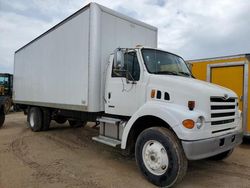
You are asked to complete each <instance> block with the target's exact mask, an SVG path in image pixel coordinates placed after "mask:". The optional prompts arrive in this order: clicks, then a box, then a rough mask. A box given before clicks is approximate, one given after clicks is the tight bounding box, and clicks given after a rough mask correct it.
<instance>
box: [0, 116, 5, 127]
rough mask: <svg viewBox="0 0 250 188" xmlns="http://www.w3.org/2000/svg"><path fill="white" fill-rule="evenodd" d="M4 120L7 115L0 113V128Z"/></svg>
mask: <svg viewBox="0 0 250 188" xmlns="http://www.w3.org/2000/svg"><path fill="white" fill-rule="evenodd" d="M4 121H5V115H4V114H1V115H0V128H1V127H2V126H3V124H4Z"/></svg>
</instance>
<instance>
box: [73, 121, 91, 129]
mask: <svg viewBox="0 0 250 188" xmlns="http://www.w3.org/2000/svg"><path fill="white" fill-rule="evenodd" d="M86 124H87V121H77V120H69V125H70V126H71V127H72V128H80V127H85V125H86Z"/></svg>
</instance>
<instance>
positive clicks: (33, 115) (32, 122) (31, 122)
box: [30, 113, 35, 127]
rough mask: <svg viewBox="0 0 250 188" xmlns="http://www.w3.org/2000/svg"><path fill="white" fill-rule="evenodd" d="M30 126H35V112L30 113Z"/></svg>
mask: <svg viewBox="0 0 250 188" xmlns="http://www.w3.org/2000/svg"><path fill="white" fill-rule="evenodd" d="M30 126H31V127H34V126H35V114H34V113H30Z"/></svg>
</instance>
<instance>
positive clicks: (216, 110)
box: [210, 97, 237, 125]
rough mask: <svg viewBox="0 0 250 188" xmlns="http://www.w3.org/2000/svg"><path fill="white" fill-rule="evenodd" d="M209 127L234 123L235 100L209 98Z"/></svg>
mask: <svg viewBox="0 0 250 188" xmlns="http://www.w3.org/2000/svg"><path fill="white" fill-rule="evenodd" d="M210 104H211V108H210V109H211V125H222V124H227V123H232V122H234V119H235V112H236V106H237V98H228V99H225V98H223V97H211V98H210Z"/></svg>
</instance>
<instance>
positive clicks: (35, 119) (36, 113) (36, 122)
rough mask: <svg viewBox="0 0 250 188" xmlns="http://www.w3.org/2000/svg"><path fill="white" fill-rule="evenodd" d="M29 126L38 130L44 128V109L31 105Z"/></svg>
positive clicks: (35, 130)
mask: <svg viewBox="0 0 250 188" xmlns="http://www.w3.org/2000/svg"><path fill="white" fill-rule="evenodd" d="M27 120H28V127H30V128H31V130H32V131H34V132H38V131H41V130H42V111H41V109H40V108H38V107H31V108H30V109H29V112H28V119H27Z"/></svg>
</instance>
